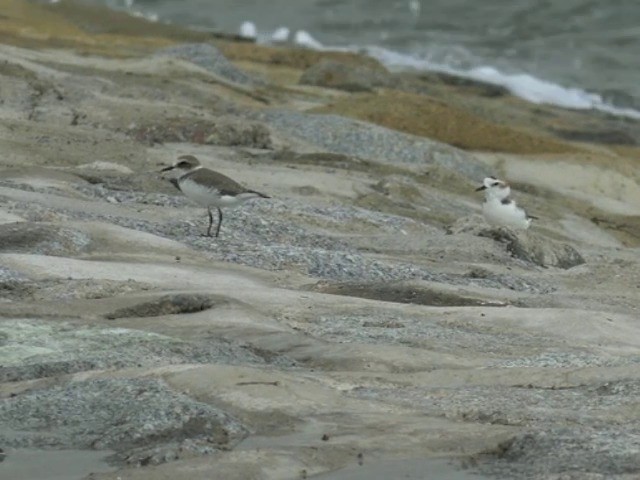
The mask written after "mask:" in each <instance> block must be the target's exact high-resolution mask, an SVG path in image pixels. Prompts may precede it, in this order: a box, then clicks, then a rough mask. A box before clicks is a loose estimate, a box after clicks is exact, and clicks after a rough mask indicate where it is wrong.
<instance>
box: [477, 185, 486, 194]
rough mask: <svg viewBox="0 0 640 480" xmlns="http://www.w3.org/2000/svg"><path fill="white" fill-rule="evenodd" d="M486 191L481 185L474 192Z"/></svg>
mask: <svg viewBox="0 0 640 480" xmlns="http://www.w3.org/2000/svg"><path fill="white" fill-rule="evenodd" d="M486 189H487V187H485V186H484V185H482V186H481V187H478V188H476V192H481V191H482V190H486Z"/></svg>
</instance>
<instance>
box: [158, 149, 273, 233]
mask: <svg viewBox="0 0 640 480" xmlns="http://www.w3.org/2000/svg"><path fill="white" fill-rule="evenodd" d="M162 171H163V172H168V171H173V172H175V173H174V174H173V176H171V177H170V178H169V180H170V181H171V183H173V184H174V185H175V186H176V187H177V188H178V189H179V190H180V191H181V192H182V193H184V195H185V196H186V197H187V198H188V199H190V200H191V201H193V202H195V203H197V204H199V205H202V206H203V207H206V208H207V211H208V212H209V228H207V236H209V237H210V236H211V227H212V226H213V214H212V213H211V209H212V208H213V207H216V208H217V209H218V226H217V227H216V234H215V236H216V237H217V236H218V235H219V234H220V226H221V225H222V210H221V209H220V208H221V207H235V206H238V205H240V204H242V203H244V202H246V201H247V200H250V199H252V198H258V197H262V198H271V197H269V196H268V195H265V194H264V193H260V192H256V191H255V190H248V189H246V188H244V187H243V186H242V185H240V184H239V183H238V182H236V181H235V180H232V179H231V178H229V177H227V176H226V175H223V174H221V173H218V172H214V171H213V170H209V169H208V168H204V167H203V166H202V165H201V164H200V161H199V160H198V159H197V158H196V157H194V156H193V155H183V156H181V157H178V160H177V161H176V163H174V164H173V165H171V166H169V167H166V168H163V169H162Z"/></svg>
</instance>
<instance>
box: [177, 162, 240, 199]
mask: <svg viewBox="0 0 640 480" xmlns="http://www.w3.org/2000/svg"><path fill="white" fill-rule="evenodd" d="M186 179H189V180H193V181H194V182H198V183H203V184H206V185H211V187H210V188H211V189H215V190H218V191H219V192H220V194H221V195H238V194H239V193H244V192H248V191H249V190H247V189H246V188H244V187H243V186H242V185H240V184H239V183H238V182H236V181H235V180H232V179H231V178H229V177H227V176H226V175H223V174H221V173H218V172H214V171H213V170H209V169H208V168H199V169H197V170H194V171H192V172H189V173H186V174H185V175H183V176H182V177H181V178H180V180H186Z"/></svg>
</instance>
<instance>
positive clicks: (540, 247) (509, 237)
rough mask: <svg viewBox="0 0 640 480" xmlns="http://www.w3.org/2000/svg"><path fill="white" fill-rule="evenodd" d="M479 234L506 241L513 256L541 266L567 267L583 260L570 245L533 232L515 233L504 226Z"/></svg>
mask: <svg viewBox="0 0 640 480" xmlns="http://www.w3.org/2000/svg"><path fill="white" fill-rule="evenodd" d="M481 236H486V237H489V238H492V239H494V240H496V241H499V242H504V243H506V245H507V250H508V251H509V252H510V253H511V254H512V255H513V256H514V257H516V258H519V259H521V260H524V261H526V262H530V263H533V264H535V265H539V266H541V267H557V268H563V269H569V268H571V267H575V266H577V265H582V264H583V263H584V262H585V260H584V258H583V257H582V255H580V252H578V251H577V250H576V249H575V248H574V247H572V246H571V245H569V244H566V243H561V242H557V241H555V240H551V239H550V238H545V237H541V236H539V235H536V234H535V233H533V232H529V231H527V232H518V233H516V232H513V231H511V230H507V229H504V228H491V229H488V230H485V231H483V232H482V233H481Z"/></svg>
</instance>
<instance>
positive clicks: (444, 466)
mask: <svg viewBox="0 0 640 480" xmlns="http://www.w3.org/2000/svg"><path fill="white" fill-rule="evenodd" d="M310 478H313V479H314V480H390V479H396V478H397V479H406V480H429V479H433V480H445V479H446V480H483V479H488V478H489V477H486V476H484V475H480V474H476V473H473V472H470V471H467V470H461V469H459V468H457V467H456V466H454V465H452V464H451V463H450V462H448V461H447V460H442V459H434V458H403V459H393V460H390V459H387V460H385V459H375V460H372V461H367V460H366V459H364V461H363V463H362V465H358V464H355V465H352V466H349V467H346V468H343V469H342V470H337V471H335V472H328V473H324V474H321V475H315V476H313V477H310Z"/></svg>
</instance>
